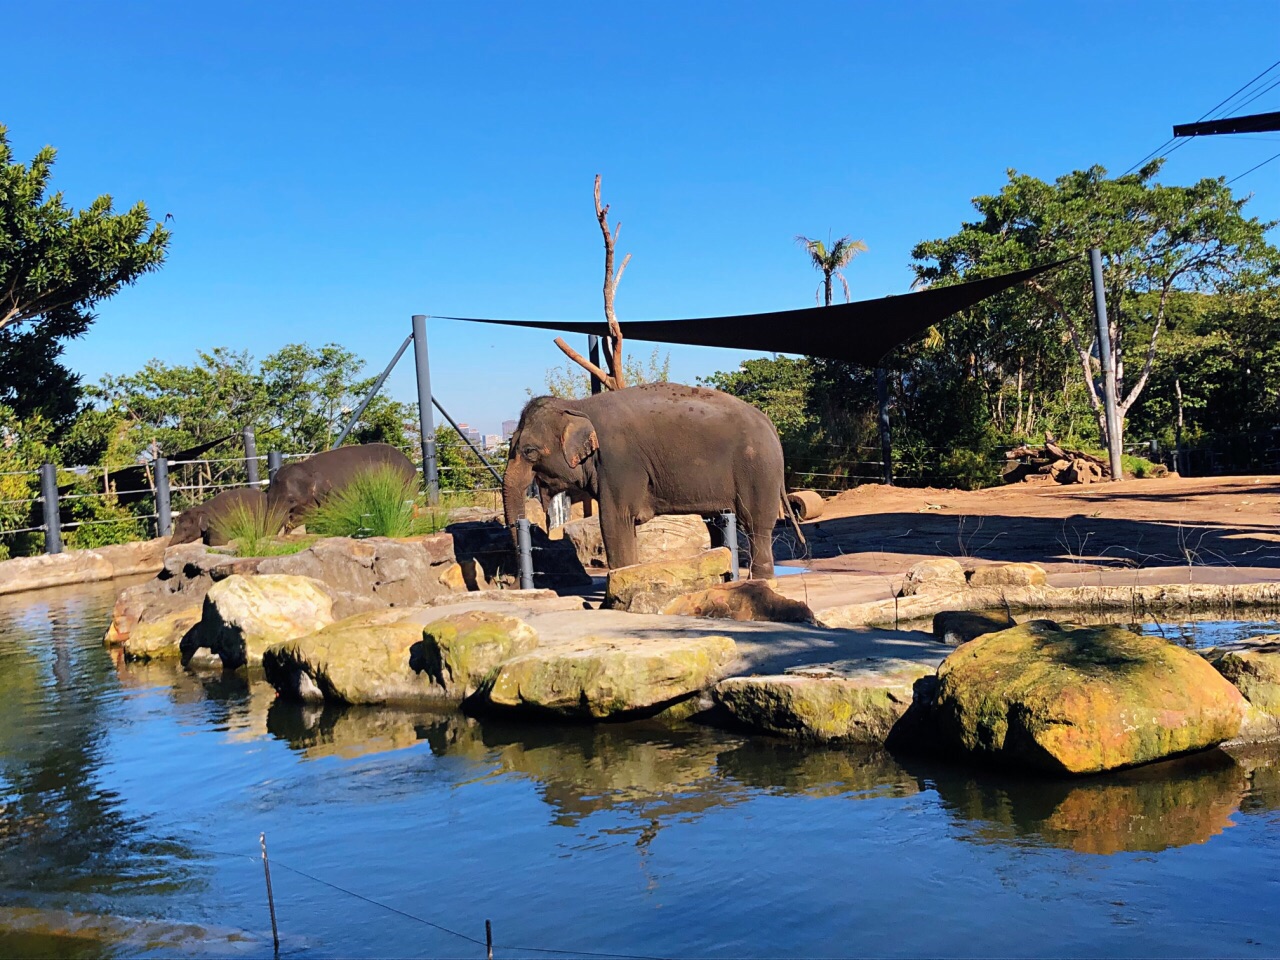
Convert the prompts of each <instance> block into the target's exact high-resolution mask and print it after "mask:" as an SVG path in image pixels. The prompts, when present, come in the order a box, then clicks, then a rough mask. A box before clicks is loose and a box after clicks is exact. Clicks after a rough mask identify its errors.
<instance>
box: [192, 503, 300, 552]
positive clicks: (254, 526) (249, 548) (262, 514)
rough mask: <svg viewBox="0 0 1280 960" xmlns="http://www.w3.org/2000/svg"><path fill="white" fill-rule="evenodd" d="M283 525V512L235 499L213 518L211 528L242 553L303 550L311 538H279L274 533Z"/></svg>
mask: <svg viewBox="0 0 1280 960" xmlns="http://www.w3.org/2000/svg"><path fill="white" fill-rule="evenodd" d="M283 525H284V514H283V513H282V512H280V511H276V510H268V509H266V508H265V507H257V508H255V507H251V506H249V505H247V504H244V503H236V504H233V505H232V506H231V508H230V509H229V510H227V512H226V513H224V514H223V515H222V516H220V517H218V518H217V519H216V520H214V521H213V522H212V526H213V531H214V533H216V534H217V535H218V536H219V537H221V538H222V539H223V540H226V541H227V542H228V543H234V544H235V546H236V553H237V554H238V555H239V556H242V557H279V556H284V555H286V554H290V553H297V552H298V551H299V550H305V549H306V548H307V547H309V546H310V545H311V543H312V541H311V540H301V539H296V540H290V541H280V540H277V539H276V534H277V533H278V532H279V531H280V528H281V527H282V526H283Z"/></svg>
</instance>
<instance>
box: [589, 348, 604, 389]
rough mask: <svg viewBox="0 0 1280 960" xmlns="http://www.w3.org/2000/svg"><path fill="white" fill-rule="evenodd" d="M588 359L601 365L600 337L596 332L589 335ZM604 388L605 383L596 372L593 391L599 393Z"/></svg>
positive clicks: (593, 376) (592, 376) (593, 379)
mask: <svg viewBox="0 0 1280 960" xmlns="http://www.w3.org/2000/svg"><path fill="white" fill-rule="evenodd" d="M587 359H588V360H590V361H591V362H592V363H594V364H595V365H596V366H597V367H598V366H600V338H599V337H597V336H596V335H595V334H594V333H591V334H588V335H587ZM603 389H604V384H603V383H601V382H600V378H599V377H597V376H596V375H595V374H594V373H593V374H592V375H591V392H592V393H593V394H595V393H599V392H600V391H601V390H603Z"/></svg>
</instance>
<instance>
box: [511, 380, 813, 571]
mask: <svg viewBox="0 0 1280 960" xmlns="http://www.w3.org/2000/svg"><path fill="white" fill-rule="evenodd" d="M533 481H536V482H537V484H538V487H539V490H540V492H541V491H545V492H546V493H548V494H556V493H562V492H565V491H569V492H571V493H578V494H585V495H588V496H591V497H593V498H595V500H596V501H597V502H598V503H599V505H600V534H601V538H602V539H603V541H604V549H605V555H606V558H607V559H608V562H609V566H610V567H624V566H629V565H631V564H634V563H637V562H638V553H637V547H636V524H638V523H644V522H645V521H646V520H649V519H652V518H653V517H654V516H656V515H657V514H663V513H702V514H710V513H717V512H719V511H723V510H733V511H734V512H735V513H736V514H737V516H738V522H739V523H740V524H741V526H742V529H743V531H744V532H745V533H746V535H747V537H748V539H749V541H750V544H751V576H753V577H770V576H772V575H773V525H774V522H775V521H776V520H777V519H778V518H779V517H780V516H784V515H786V514H788V513H789V512H790V511H789V509H786V496H785V490H784V486H783V460H782V444H781V443H780V442H779V440H778V431H777V430H775V429H774V426H773V424H772V423H771V422H770V421H769V418H768V417H766V416H765V415H764V414H763V413H762V412H760V411H759V410H758V409H756V408H755V407H753V406H751V405H750V404H749V403H746V402H745V401H742V400H739V399H738V398H737V397H734V396H731V395H729V394H727V393H721V392H719V391H718V390H712V389H710V388H707V387H689V386H684V385H682V384H677V383H651V384H645V385H643V386H638V387H626V388H624V389H622V390H611V391H607V392H605V393H600V394H596V395H595V396H592V397H587V398H585V399H582V400H566V399H561V398H558V397H535V398H533V399H532V400H530V401H529V402H528V403H527V404H526V405H525V408H524V410H523V411H522V412H521V414H520V423H519V425H518V426H517V428H516V431H515V433H514V434H513V435H512V437H511V447H510V456H509V460H508V462H507V472H506V476H505V477H504V479H503V491H502V500H503V507H504V513H505V517H506V522H507V525H508V526H509V527H511V528H513V531H514V527H515V524H516V521H517V520H519V519H521V517H522V516H523V513H524V500H525V492H526V490H528V488H529V484H530V483H531V482H533ZM784 510H785V512H783V511H784ZM793 521H794V518H793Z"/></svg>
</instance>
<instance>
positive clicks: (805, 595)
mask: <svg viewBox="0 0 1280 960" xmlns="http://www.w3.org/2000/svg"><path fill="white" fill-rule="evenodd" d="M802 529H803V530H804V533H805V537H806V539H807V540H808V544H807V547H804V548H800V550H798V551H795V552H796V554H797V555H796V556H795V558H794V559H783V558H785V557H788V556H789V553H788V545H787V544H786V543H785V542H781V540H782V538H781V537H780V542H779V543H778V544H777V550H776V554H777V556H778V558H779V560H781V561H782V565H783V566H788V565H790V566H803V567H805V568H807V569H808V570H809V571H811V572H809V573H806V574H804V575H795V576H784V577H781V578H779V591H780V592H782V593H784V594H786V595H787V596H791V597H795V598H796V599H804V600H807V601H808V602H809V603H810V605H811V606H813V607H814V608H815V609H816V608H820V607H825V606H831V605H833V604H838V603H854V602H859V601H864V600H865V601H870V600H883V599H886V598H887V597H889V596H892V595H893V593H895V592H896V590H897V589H898V587H899V586H900V583H901V577H902V575H903V574H904V573H905V572H906V570H907V568H908V567H910V566H911V564H913V563H915V562H916V561H917V560H920V559H923V558H925V557H939V556H942V557H954V558H955V559H957V560H959V561H960V562H961V563H964V564H965V565H966V566H969V565H973V566H976V565H978V564H982V563H992V562H1006V561H1013V560H1028V561H1033V562H1035V563H1039V564H1041V565H1042V566H1044V567H1045V569H1046V570H1048V571H1049V574H1050V577H1049V582H1050V583H1051V584H1053V585H1055V586H1074V585H1079V584H1102V583H1107V584H1130V583H1169V582H1187V581H1188V580H1190V581H1194V582H1216V583H1251V582H1258V581H1264V580H1276V579H1280V477H1276V476H1261V477H1215V478H1209V479H1180V478H1168V479H1160V480H1126V481H1124V482H1122V483H1101V484H1090V485H1073V486H1062V485H1059V484H1052V483H1050V484H1026V483H1020V484H1011V485H1009V486H1005V487H994V488H991V489H987V490H978V491H973V492H967V491H963V490H936V489H932V488H927V487H926V488H920V487H915V488H911V487H885V486H881V485H878V484H877V485H870V484H869V485H865V486H862V487H858V488H856V489H854V490H850V491H848V492H846V493H843V494H841V495H839V496H838V497H835V498H833V499H831V500H828V501H827V503H826V507H825V510H824V513H823V516H822V517H821V518H819V519H818V520H816V521H812V522H809V523H805V524H803V525H802ZM779 531H781V528H779Z"/></svg>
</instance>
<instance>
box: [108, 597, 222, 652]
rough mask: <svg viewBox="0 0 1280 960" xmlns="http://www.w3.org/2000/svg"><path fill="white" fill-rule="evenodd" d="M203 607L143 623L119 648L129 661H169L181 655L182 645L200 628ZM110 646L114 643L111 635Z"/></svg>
mask: <svg viewBox="0 0 1280 960" xmlns="http://www.w3.org/2000/svg"><path fill="white" fill-rule="evenodd" d="M201 612H202V607H201V606H200V605H199V604H196V605H195V606H191V607H183V608H181V609H179V610H175V611H173V612H172V613H166V614H162V615H160V616H159V617H156V618H155V619H154V620H142V621H139V622H137V623H135V624H133V627H132V629H131V630H130V631H129V633H128V634H126V635H125V637H124V639H123V640H118V641H116V642H115V644H113V645H118V646H120V647H121V648H122V649H123V650H124V658H125V659H126V660H168V659H175V660H176V659H177V658H178V657H180V656H181V655H182V649H181V648H182V642H183V640H184V639H185V638H186V637H187V636H188V635H189V634H191V633H192V632H193V631H194V630H195V629H196V628H197V626H198V625H199V623H200V617H201ZM107 639H108V642H109V643H110V642H111V641H112V640H113V637H112V635H111V634H110V633H108V636H107Z"/></svg>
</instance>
